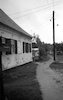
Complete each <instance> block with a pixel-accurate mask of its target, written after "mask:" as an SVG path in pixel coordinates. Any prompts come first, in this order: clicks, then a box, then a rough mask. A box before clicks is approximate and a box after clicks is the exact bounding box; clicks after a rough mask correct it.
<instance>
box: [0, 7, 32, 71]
mask: <svg viewBox="0 0 63 100" xmlns="http://www.w3.org/2000/svg"><path fill="white" fill-rule="evenodd" d="M0 53H1V54H2V69H3V70H6V69H9V68H13V67H16V66H19V65H22V64H25V63H28V62H31V61H32V36H31V35H30V34H28V33H27V32H25V31H24V30H23V29H22V28H21V27H19V26H18V25H17V24H16V23H15V22H14V21H13V20H12V19H11V18H10V17H9V16H8V15H7V14H6V13H5V12H3V11H2V10H1V9H0Z"/></svg>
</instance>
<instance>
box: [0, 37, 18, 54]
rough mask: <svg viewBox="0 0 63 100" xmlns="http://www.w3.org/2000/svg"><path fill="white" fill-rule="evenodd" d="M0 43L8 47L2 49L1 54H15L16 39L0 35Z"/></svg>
mask: <svg viewBox="0 0 63 100" xmlns="http://www.w3.org/2000/svg"><path fill="white" fill-rule="evenodd" d="M0 44H1V45H4V46H7V47H9V50H8V51H3V52H2V54H6V55H8V54H17V41H16V40H12V39H8V38H4V37H0Z"/></svg>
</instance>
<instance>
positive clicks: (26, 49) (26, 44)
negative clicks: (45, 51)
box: [26, 43, 28, 53]
mask: <svg viewBox="0 0 63 100" xmlns="http://www.w3.org/2000/svg"><path fill="white" fill-rule="evenodd" d="M26 53H28V43H26Z"/></svg>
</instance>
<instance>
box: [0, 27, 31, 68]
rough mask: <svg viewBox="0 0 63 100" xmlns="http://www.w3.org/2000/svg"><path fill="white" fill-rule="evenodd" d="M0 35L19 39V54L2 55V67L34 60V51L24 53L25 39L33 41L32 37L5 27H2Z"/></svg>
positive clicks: (29, 41) (10, 66)
mask: <svg viewBox="0 0 63 100" xmlns="http://www.w3.org/2000/svg"><path fill="white" fill-rule="evenodd" d="M0 36H2V37H5V38H10V39H14V40H17V47H18V48H17V52H18V53H17V54H10V55H2V69H3V70H6V69H9V68H12V67H15V66H18V65H22V64H25V63H27V62H30V61H32V52H31V53H23V45H22V43H23V41H25V42H28V43H31V39H30V38H27V37H26V36H23V35H21V34H19V33H18V32H14V31H10V30H7V29H5V28H0Z"/></svg>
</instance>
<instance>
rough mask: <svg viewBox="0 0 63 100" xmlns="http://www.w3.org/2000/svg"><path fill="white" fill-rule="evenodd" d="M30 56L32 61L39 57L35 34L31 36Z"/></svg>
mask: <svg viewBox="0 0 63 100" xmlns="http://www.w3.org/2000/svg"><path fill="white" fill-rule="evenodd" d="M32 58H33V60H34V61H35V60H38V59H39V48H38V45H37V42H36V37H35V36H33V38H32Z"/></svg>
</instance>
